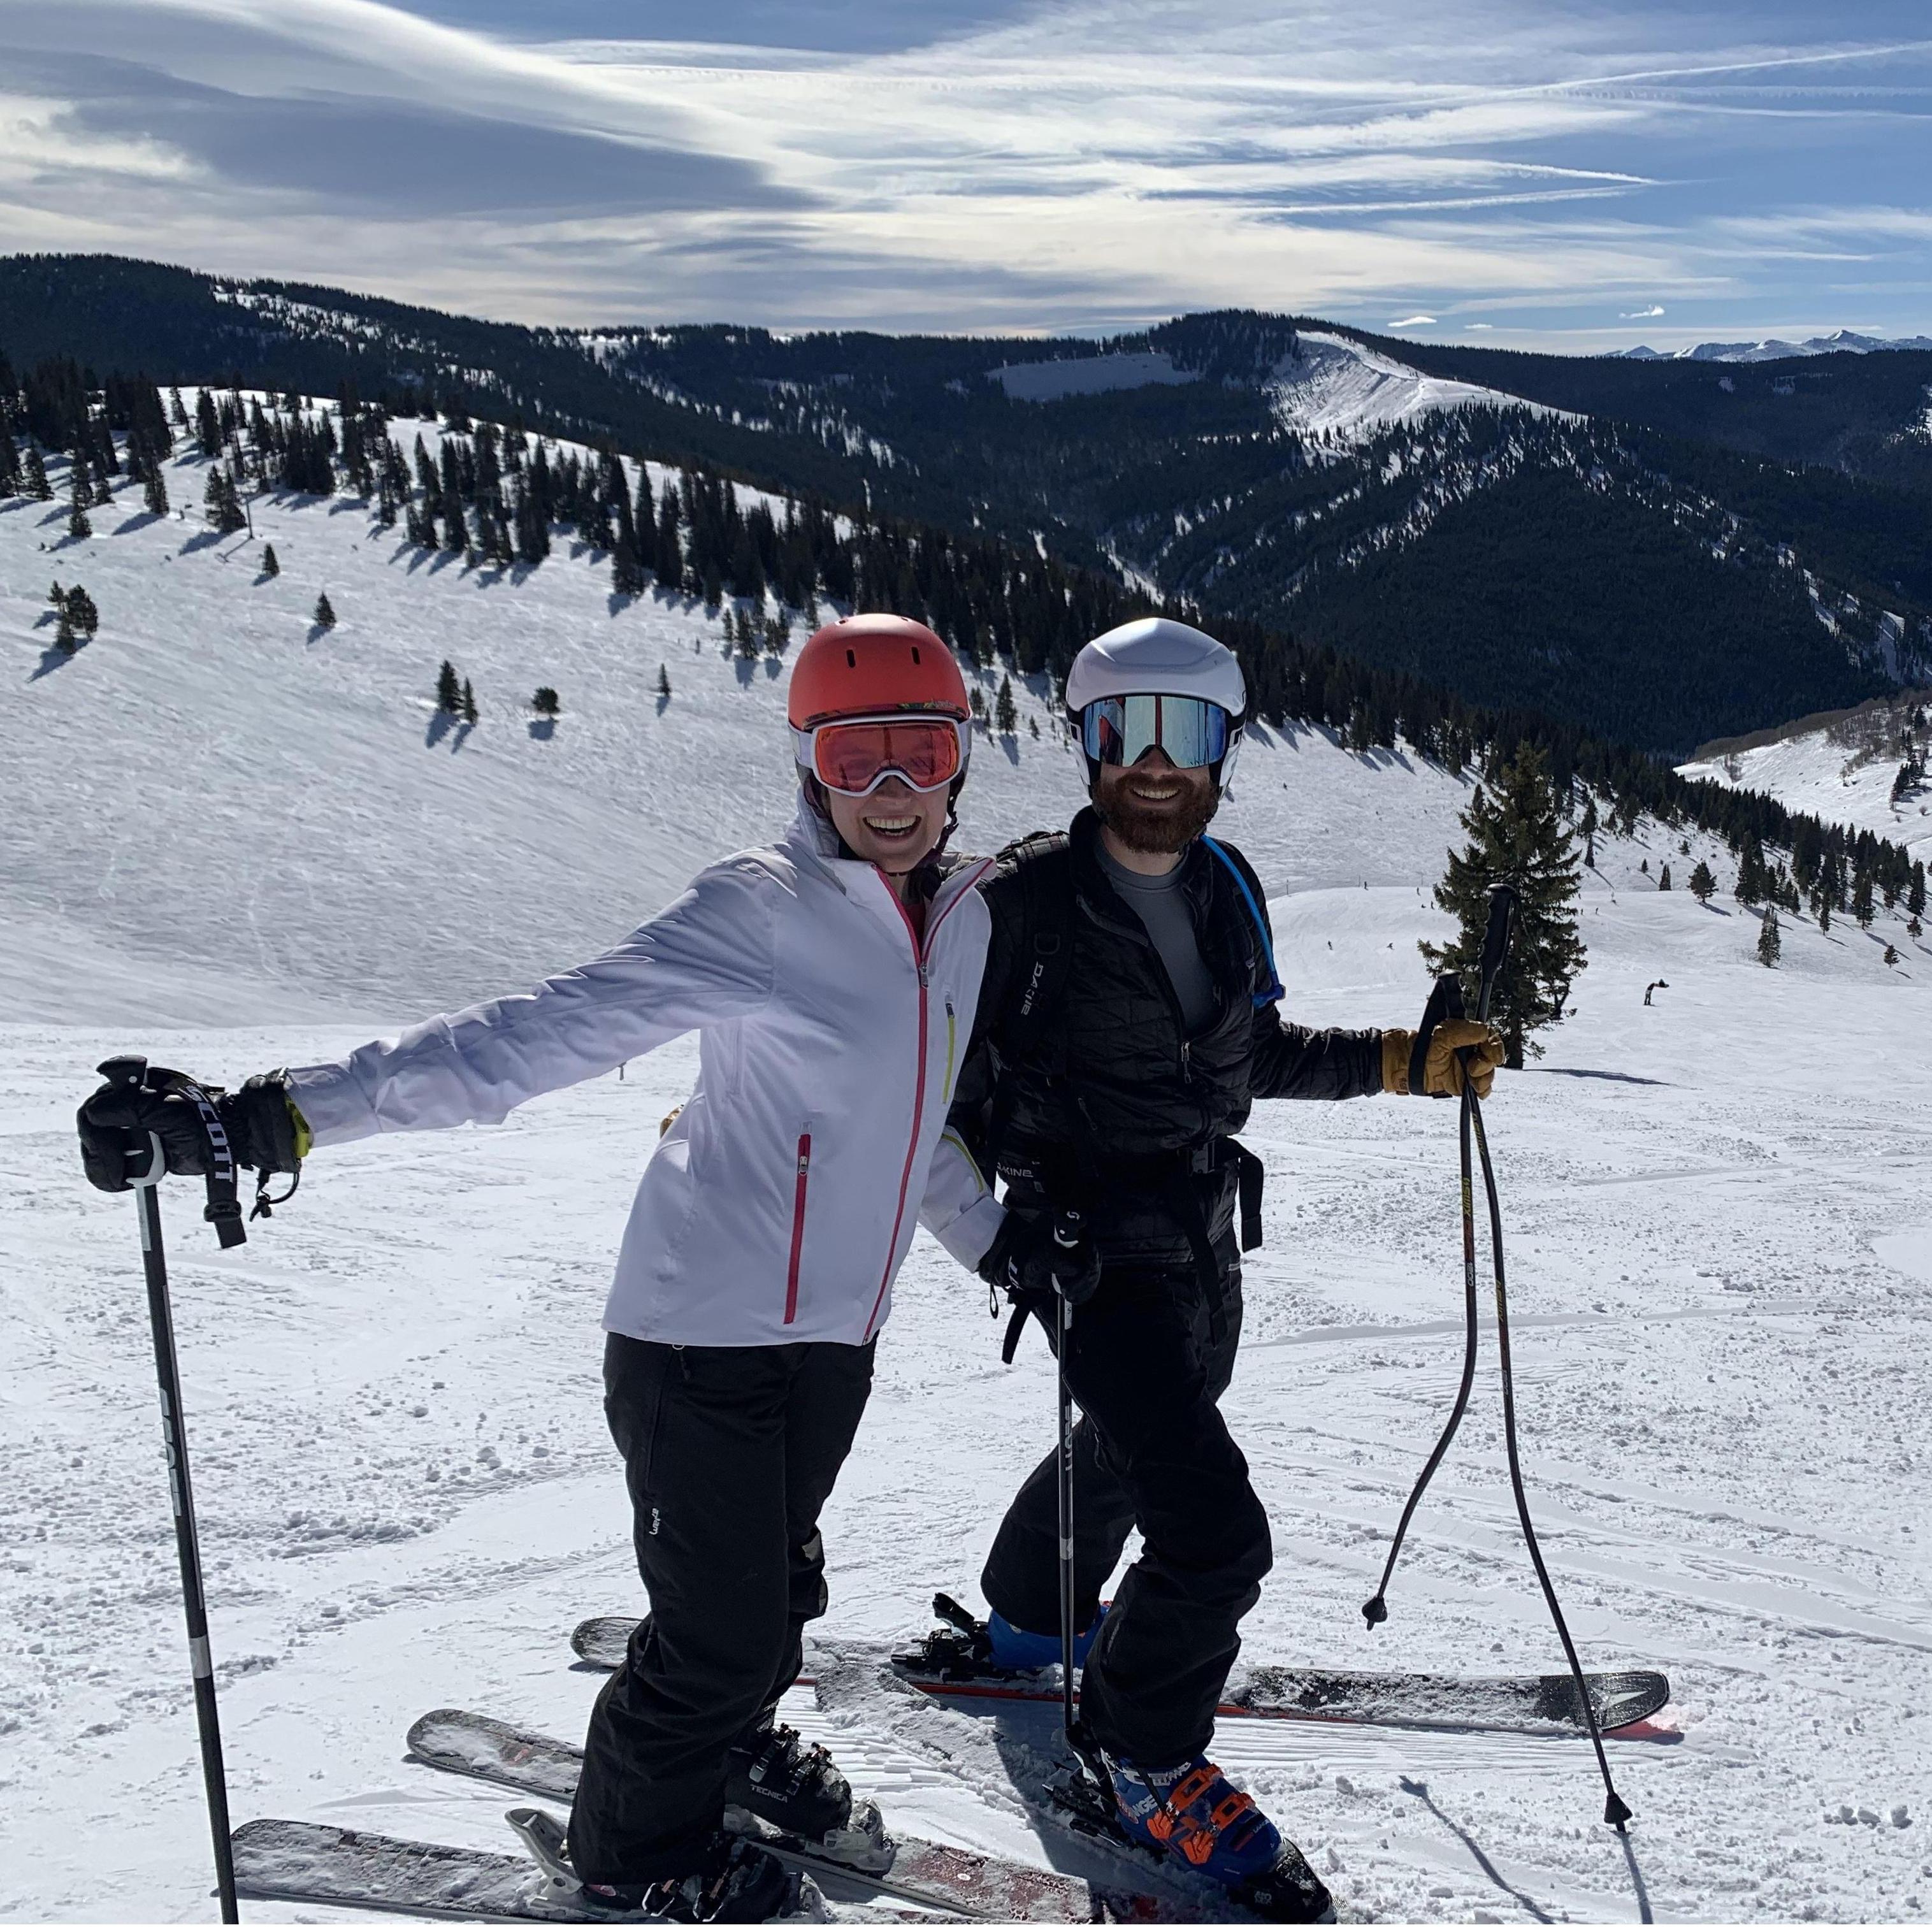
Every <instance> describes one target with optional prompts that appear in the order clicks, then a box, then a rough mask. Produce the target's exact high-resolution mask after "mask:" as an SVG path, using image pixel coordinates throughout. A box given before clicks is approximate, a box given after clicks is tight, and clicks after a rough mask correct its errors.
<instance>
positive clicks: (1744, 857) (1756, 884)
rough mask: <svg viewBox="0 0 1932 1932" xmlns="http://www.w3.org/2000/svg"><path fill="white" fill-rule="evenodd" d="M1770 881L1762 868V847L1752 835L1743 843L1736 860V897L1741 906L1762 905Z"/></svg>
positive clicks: (1755, 836)
mask: <svg viewBox="0 0 1932 1932" xmlns="http://www.w3.org/2000/svg"><path fill="white" fill-rule="evenodd" d="M1769 884H1770V880H1769V876H1768V875H1767V874H1766V871H1765V865H1764V847H1763V845H1762V844H1760V842H1759V841H1758V838H1757V835H1756V834H1755V833H1754V834H1753V835H1751V836H1750V837H1749V838H1746V839H1745V848H1744V850H1743V852H1742V853H1741V854H1740V855H1739V859H1738V883H1737V887H1736V891H1737V897H1738V902H1739V904H1741V905H1749V906H1754V905H1762V904H1763V903H1764V901H1765V899H1766V896H1767V893H1766V887H1767V886H1769Z"/></svg>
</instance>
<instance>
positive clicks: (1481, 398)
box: [1269, 329, 1575, 444]
mask: <svg viewBox="0 0 1932 1932" xmlns="http://www.w3.org/2000/svg"><path fill="white" fill-rule="evenodd" d="M1295 345H1296V347H1295V354H1294V355H1293V356H1292V357H1289V358H1288V359H1285V360H1284V361H1283V362H1282V363H1281V364H1280V365H1279V367H1278V368H1277V369H1276V371H1275V374H1274V380H1273V381H1272V382H1271V383H1270V384H1269V394H1270V395H1271V397H1272V398H1274V406H1275V410H1276V413H1277V414H1278V415H1279V416H1280V419H1281V420H1282V422H1283V424H1284V425H1286V427H1287V428H1290V429H1292V430H1295V431H1298V432H1300V433H1301V434H1303V435H1304V436H1313V437H1322V438H1324V439H1326V440H1331V441H1339V442H1341V443H1349V444H1354V443H1366V442H1367V441H1368V440H1370V437H1373V436H1376V435H1377V434H1379V433H1380V432H1381V431H1383V430H1385V429H1388V428H1393V427H1394V425H1396V424H1398V423H1406V422H1414V421H1415V420H1416V419H1418V417H1421V416H1433V415H1436V414H1438V413H1440V412H1442V410H1455V409H1463V408H1466V407H1469V406H1471V405H1472V404H1477V405H1481V406H1483V407H1489V408H1503V409H1527V410H1533V411H1534V412H1535V413H1536V414H1537V415H1538V416H1562V415H1563V414H1564V412H1563V411H1562V410H1550V409H1548V408H1546V407H1544V406H1543V405H1541V404H1535V403H1528V402H1526V401H1524V400H1523V398H1521V397H1520V396H1512V395H1505V393H1504V392H1502V390H1500V389H1485V388H1484V386H1482V385H1481V384H1480V383H1459V382H1456V381H1454V380H1451V378H1450V377H1446V376H1430V375H1425V374H1424V373H1423V371H1421V370H1420V369H1412V368H1409V366H1408V365H1407V364H1406V363H1403V362H1397V360H1396V359H1394V357H1393V356H1387V355H1385V354H1384V353H1382V351H1381V350H1375V349H1370V348H1368V347H1366V346H1365V345H1364V344H1361V343H1359V342H1357V341H1355V340H1354V339H1353V338H1351V337H1349V336H1346V335H1331V334H1330V333H1329V332H1328V331H1326V330H1324V329H1302V330H1301V331H1299V332H1298V333H1297V335H1296V338H1295ZM1571 420H1575V419H1571Z"/></svg>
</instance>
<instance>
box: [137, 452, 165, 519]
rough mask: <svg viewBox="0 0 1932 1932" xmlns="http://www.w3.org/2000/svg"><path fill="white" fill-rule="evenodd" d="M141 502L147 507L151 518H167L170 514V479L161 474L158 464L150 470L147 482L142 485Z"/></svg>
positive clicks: (152, 464)
mask: <svg viewBox="0 0 1932 1932" xmlns="http://www.w3.org/2000/svg"><path fill="white" fill-rule="evenodd" d="M141 500H142V502H144V503H145V505H147V508H148V515H149V516H151V517H165V516H166V514H167V513H168V479H167V478H166V476H165V475H163V474H162V473H161V466H160V464H159V463H151V464H150V465H149V466H148V475H147V479H146V481H145V482H144V483H143V484H142V490H141Z"/></svg>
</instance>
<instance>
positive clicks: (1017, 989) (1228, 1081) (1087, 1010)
mask: <svg viewBox="0 0 1932 1932" xmlns="http://www.w3.org/2000/svg"><path fill="white" fill-rule="evenodd" d="M1099 839H1100V824H1099V820H1097V818H1096V817H1095V815H1094V812H1093V811H1092V809H1091V808H1088V809H1087V810H1085V811H1082V813H1081V814H1079V817H1076V819H1075V820H1074V821H1073V829H1072V831H1071V832H1070V835H1069V837H1068V839H1067V842H1066V844H1064V845H1058V844H1056V845H1052V846H1049V845H1047V844H1046V843H1045V841H1032V840H1029V841H1025V842H1024V843H1023V844H1021V845H1019V846H1018V847H1013V848H1010V850H1008V851H1007V852H1006V853H1002V854H1001V859H1000V862H999V864H998V866H997V867H996V868H995V871H993V872H992V874H989V876H988V877H987V879H986V882H985V883H984V884H983V886H982V888H981V889H982V890H983V892H985V894H986V899H987V902H988V904H989V905H990V907H992V915H993V919H992V927H993V929H992V939H991V941H990V942H989V946H988V948H987V954H986V977H985V978H984V980H983V981H982V983H981V986H980V1002H979V1008H978V1015H977V1019H976V1020H975V1022H974V1029H973V1037H972V1040H971V1044H970V1046H968V1050H967V1056H966V1059H965V1064H964V1065H963V1067H962V1070H961V1073H960V1076H959V1084H958V1086H957V1088H956V1090H955V1098H954V1103H953V1111H952V1115H951V1124H952V1126H953V1127H954V1128H955V1129H956V1130H958V1131H959V1133H960V1134H961V1136H962V1138H963V1139H965V1141H966V1142H967V1145H968V1146H969V1147H971V1148H973V1150H974V1153H975V1154H976V1155H977V1156H978V1157H980V1159H981V1160H982V1163H983V1164H984V1163H986V1161H987V1160H988V1159H989V1157H990V1158H991V1159H992V1160H993V1161H994V1163H995V1164H996V1165H997V1166H998V1169H999V1171H1000V1172H1001V1174H1002V1175H1004V1176H1005V1177H1006V1178H1007V1181H1008V1182H1009V1183H1010V1184H1012V1185H1013V1187H1016V1189H1018V1190H1020V1193H1021V1196H1022V1197H1023V1198H1028V1197H1030V1198H1034V1199H1037V1198H1038V1197H1039V1196H1045V1197H1046V1199H1048V1200H1049V1201H1051V1202H1055V1204H1056V1205H1058V1204H1061V1203H1066V1204H1067V1205H1082V1206H1084V1207H1085V1208H1087V1209H1088V1212H1089V1214H1091V1217H1092V1219H1093V1222H1094V1232H1095V1235H1096V1238H1097V1240H1098V1241H1099V1243H1100V1247H1101V1250H1102V1252H1103V1254H1105V1255H1106V1256H1108V1257H1109V1259H1115V1260H1120V1261H1127V1260H1132V1261H1135V1262H1144V1263H1148V1264H1154V1265H1168V1264H1170V1263H1182V1262H1188V1261H1189V1260H1190V1259H1198V1254H1197V1248H1196V1243H1195V1242H1194V1241H1193V1240H1191V1239H1190V1234H1189V1232H1188V1229H1187V1226H1186V1224H1185V1223H1186V1212H1185V1211H1184V1208H1182V1206H1181V1204H1180V1203H1179V1202H1178V1201H1177V1199H1176V1196H1175V1186H1176V1184H1177V1183H1176V1176H1177V1175H1180V1176H1186V1177H1188V1178H1187V1180H1186V1181H1185V1182H1184V1183H1183V1184H1184V1185H1185V1186H1187V1187H1189V1188H1190V1189H1191V1190H1192V1191H1193V1199H1194V1202H1195V1205H1196V1208H1198V1211H1199V1214H1201V1216H1202V1220H1203V1221H1205V1232H1206V1234H1207V1236H1208V1240H1209V1241H1211V1242H1213V1243H1214V1244H1216V1245H1217V1247H1220V1246H1222V1245H1224V1242H1225V1238H1226V1236H1227V1235H1228V1232H1229V1229H1230V1228H1231V1226H1232V1223H1233V1221H1234V1217H1235V1211H1236V1207H1237V1204H1238V1175H1237V1172H1236V1166H1235V1160H1234V1157H1232V1154H1230V1153H1229V1151H1228V1149H1227V1148H1226V1145H1225V1143H1226V1139H1227V1137H1228V1136H1231V1135H1233V1134H1235V1133H1238V1132H1239V1130H1241V1127H1243V1126H1244V1124H1246V1122H1247V1118H1248V1112H1249V1109H1250V1106H1251V1104H1252V1103H1253V1102H1254V1101H1255V1100H1257V1099H1260V1100H1276V1099H1301V1100H1349V1099H1352V1098H1354V1097H1355V1096H1357V1095H1358V1094H1376V1093H1379V1092H1380V1091H1382V1035H1381V1034H1380V1033H1379V1032H1378V1031H1364V1032H1356V1033H1349V1032H1340V1031H1327V1032H1316V1031H1312V1030H1310V1028H1306V1027H1299V1026H1295V1025H1291V1024H1289V1022H1286V1021H1284V1020H1283V1019H1282V1017H1281V1013H1280V1008H1279V1007H1278V1006H1277V1004H1276V1003H1275V1002H1274V1001H1272V1000H1270V1001H1266V1003H1265V1004H1262V1005H1261V1006H1259V1007H1257V1006H1256V1004H1254V1002H1255V1000H1256V997H1257V996H1258V995H1265V993H1266V992H1267V991H1268V986H1269V985H1270V976H1269V971H1268V957H1267V954H1266V953H1265V950H1263V947H1262V938H1261V934H1260V932H1259V931H1258V930H1257V926H1256V916H1255V913H1251V912H1250V910H1249V909H1248V907H1247V904H1246V902H1245V901H1244V898H1243V897H1242V895H1241V891H1240V889H1239V888H1238V886H1237V885H1236V884H1235V880H1234V879H1233V878H1232V877H1231V876H1230V875H1229V871H1228V868H1227V867H1226V866H1225V865H1223V864H1222V863H1221V862H1220V860H1218V859H1216V858H1215V856H1214V854H1213V853H1211V852H1210V851H1209V850H1208V848H1207V847H1206V846H1205V844H1202V842H1201V841H1199V840H1197V841H1196V842H1195V844H1194V845H1193V847H1192V848H1191V849H1190V850H1189V852H1188V853H1187V856H1185V857H1184V859H1183V860H1182V861H1181V863H1182V865H1183V868H1184V871H1183V874H1182V881H1181V883H1182V889H1183V890H1184V892H1186V893H1187V898H1188V900H1189V902H1190V905H1191V907H1193V913H1194V929H1195V933H1196V938H1197V939H1198V941H1199V944H1200V947H1201V953H1202V959H1203V960H1204V962H1205V963H1206V965H1207V967H1208V971H1209V972H1210V973H1211V974H1212V975H1213V977H1214V984H1215V987H1216V990H1217V995H1218V1001H1217V1011H1216V1013H1215V1015H1214V1018H1213V1019H1211V1020H1210V1021H1209V1022H1208V1024H1207V1025H1206V1026H1205V1027H1204V1028H1202V1030H1201V1031H1199V1032H1198V1033H1196V1034H1194V1035H1193V1037H1192V1038H1190V1037H1187V1036H1186V1035H1185V1034H1184V1030H1183V1025H1182V1022H1181V1006H1180V1002H1179V1001H1178V999H1177V998H1175V992H1174V987H1173V985H1172V982H1171V980H1169V977H1168V973H1167V968H1166V966H1165V965H1163V963H1162V961H1161V958H1160V953H1158V951H1157V950H1156V949H1155V947H1154V942H1153V941H1152V940H1151V939H1150V938H1148V932H1147V929H1146V928H1145V926H1143V925H1142V923H1141V920H1140V918H1139V915H1138V914H1137V913H1135V911H1134V910H1133V908H1132V907H1130V906H1129V905H1128V904H1127V903H1126V902H1125V901H1124V900H1123V899H1122V898H1121V895H1119V894H1118V892H1115V889H1114V888H1113V886H1112V882H1111V881H1110V880H1109V879H1108V877H1107V875H1106V871H1104V869H1103V868H1102V866H1101V864H1100V859H1099V856H1098V853H1097V846H1098V843H1099ZM1221 849H1222V850H1223V851H1224V852H1226V853H1227V854H1228V856H1229V858H1230V859H1232V861H1233V862H1234V863H1235V865H1236V866H1238V868H1240V870H1241V874H1242V875H1243V876H1244V877H1245V879H1246V880H1247V883H1248V889H1249V890H1250V892H1252V893H1253V895H1254V903H1255V906H1256V910H1257V911H1258V912H1259V914H1260V917H1261V919H1262V920H1264V921H1265V919H1266V918H1267V916H1268V915H1267V909H1266V904H1265V900H1264V899H1263V897H1262V889H1261V885H1260V882H1259V880H1257V879H1256V877H1255V875H1254V872H1253V869H1252V868H1250V866H1249V865H1248V862H1247V860H1246V859H1244V858H1243V857H1242V856H1241V854H1240V853H1238V852H1237V851H1235V849H1234V848H1233V847H1232V846H1230V845H1228V844H1226V843H1225V842H1223V843H1222V844H1221ZM1030 868H1038V869H1034V870H1033V871H1032V877H1031V881H1029V880H1028V878H1026V877H1023V876H1022V873H1023V871H1025V870H1027V869H1030ZM1030 887H1031V892H1030ZM1030 904H1032V905H1035V906H1038V905H1043V904H1062V905H1064V906H1066V907H1067V908H1068V910H1067V911H1066V912H1064V913H1062V914H1061V915H1060V916H1058V917H1057V918H1056V919H1054V920H1053V922H1052V923H1053V924H1054V925H1055V926H1057V927H1058V928H1059V929H1061V932H1062V933H1063V935H1064V941H1065V943H1066V944H1067V947H1068V957H1067V962H1066V964H1065V965H1064V968H1055V969H1054V977H1055V981H1056V983H1057V984H1058V989H1059V992H1058V1000H1057V1007H1058V1011H1057V1013H1055V1015H1054V1016H1052V1019H1051V1020H1050V1021H1049V1023H1048V1024H1047V1025H1046V1026H1044V1027H1043V1028H1040V1029H1038V1030H1037V1032H1034V1034H1033V1036H1032V1037H1031V1040H1030V1041H1029V1040H1028V1032H1029V1029H1028V1028H1025V1026H1024V1025H1023V1024H1022V1022H1021V1021H1020V1019H1019V1008H1020V1006H1021V1004H1022V1001H1023V1000H1024V999H1025V996H1026V994H1027V992H1028V986H1029V984H1030V983H1031V982H1032V981H1033V980H1034V977H1035V975H1036V973H1037V971H1039V970H1040V963H1041V962H1040V956H1039V955H1038V954H1037V952H1036V947H1035V935H1034V932H1033V931H1031V930H1029V926H1030V919H1029V912H1028V908H1029V905H1030ZM995 1143H997V1145H995ZM1197 1232H1199V1224H1197Z"/></svg>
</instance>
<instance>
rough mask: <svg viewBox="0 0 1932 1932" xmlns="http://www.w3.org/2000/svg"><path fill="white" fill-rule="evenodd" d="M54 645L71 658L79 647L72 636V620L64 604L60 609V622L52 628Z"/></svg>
mask: <svg viewBox="0 0 1932 1932" xmlns="http://www.w3.org/2000/svg"><path fill="white" fill-rule="evenodd" d="M54 643H55V646H56V647H57V648H58V649H61V650H62V651H64V652H66V654H67V655H68V656H69V657H72V656H73V655H74V652H75V651H76V650H77V649H79V647H80V646H79V643H78V641H77V639H76V638H75V637H74V619H72V618H71V617H70V616H68V613H67V606H66V605H65V604H62V606H61V607H60V621H59V622H58V624H56V625H55V627H54Z"/></svg>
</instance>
